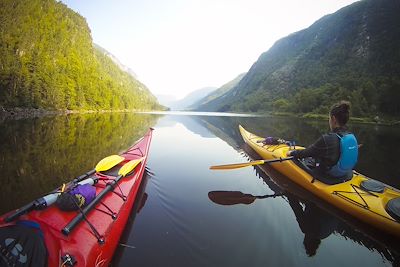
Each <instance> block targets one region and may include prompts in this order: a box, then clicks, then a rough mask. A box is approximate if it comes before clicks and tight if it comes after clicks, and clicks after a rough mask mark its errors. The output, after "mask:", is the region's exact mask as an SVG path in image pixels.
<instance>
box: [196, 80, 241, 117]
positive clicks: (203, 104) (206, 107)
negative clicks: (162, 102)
mask: <svg viewBox="0 0 400 267" xmlns="http://www.w3.org/2000/svg"><path fill="white" fill-rule="evenodd" d="M245 75H246V73H242V74H240V75H239V76H237V77H236V78H235V79H233V80H232V81H230V82H228V83H226V84H224V85H222V86H221V87H220V88H218V89H216V90H214V91H212V92H211V93H209V94H208V95H206V96H205V97H204V98H201V99H200V100H198V101H196V102H195V103H194V104H193V105H191V106H190V107H189V108H190V109H192V110H197V111H213V110H215V107H216V106H218V103H219V102H220V101H221V100H223V99H224V97H223V95H225V94H227V93H228V92H229V91H230V90H232V89H233V88H234V87H235V86H236V85H237V84H238V83H239V82H240V80H241V79H242V78H243V77H244V76H245ZM214 100H215V101H214Z"/></svg>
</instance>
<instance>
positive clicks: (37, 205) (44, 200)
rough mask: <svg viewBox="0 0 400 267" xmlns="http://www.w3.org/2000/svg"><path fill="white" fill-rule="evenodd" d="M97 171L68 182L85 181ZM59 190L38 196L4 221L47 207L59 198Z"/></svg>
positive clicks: (70, 183) (69, 184)
mask: <svg viewBox="0 0 400 267" xmlns="http://www.w3.org/2000/svg"><path fill="white" fill-rule="evenodd" d="M95 172H96V170H95V169H93V170H91V171H89V172H87V173H85V174H83V175H81V176H79V177H77V178H75V179H74V180H72V181H71V182H69V183H68V186H71V185H72V184H77V183H79V182H81V181H83V180H84V179H85V178H87V177H89V176H90V175H92V174H94V173H95ZM57 190H58V189H57ZM57 190H55V191H54V192H53V193H50V194H47V195H46V196H44V197H40V198H37V199H35V200H34V201H32V202H31V203H29V204H27V205H25V206H23V207H22V208H20V209H18V210H17V211H16V212H14V213H13V214H11V215H10V216H8V217H7V218H5V219H4V221H5V222H11V221H13V220H15V219H16V218H18V217H19V216H21V215H23V214H25V213H27V212H29V211H31V210H34V209H37V210H41V209H45V208H46V207H48V206H50V205H52V204H53V203H54V202H56V200H57V196H58V194H57Z"/></svg>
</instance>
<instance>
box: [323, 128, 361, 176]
mask: <svg viewBox="0 0 400 267" xmlns="http://www.w3.org/2000/svg"><path fill="white" fill-rule="evenodd" d="M336 135H337V136H338V137H339V142H340V156H339V160H338V162H337V163H336V165H333V166H332V167H331V169H330V170H329V171H328V174H329V175H331V176H333V177H343V176H345V175H346V174H348V173H349V172H351V171H352V170H353V168H354V166H355V165H356V163H357V158H358V143H357V139H356V137H355V136H354V134H351V133H348V134H345V135H343V136H340V135H339V134H336Z"/></svg>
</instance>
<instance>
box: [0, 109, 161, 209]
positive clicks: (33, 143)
mask: <svg viewBox="0 0 400 267" xmlns="http://www.w3.org/2000/svg"><path fill="white" fill-rule="evenodd" d="M157 119H158V116H154V115H148V114H133V113H111V112H110V113H96V114H81V115H76V114H71V115H66V116H56V117H42V118H34V119H32V118H29V119H21V120H5V121H0V128H1V129H2V131H0V140H1V146H0V163H1V164H0V171H1V174H2V175H1V176H2V183H3V185H2V189H3V193H2V194H1V195H0V203H2V204H0V213H4V212H6V211H8V210H9V208H10V206H11V205H12V206H13V208H17V207H19V206H22V205H23V204H26V203H28V202H29V201H31V200H32V199H35V198H37V197H39V196H40V195H42V194H44V193H46V192H49V191H51V190H53V189H54V188H55V187H57V186H59V185H61V184H62V183H63V182H66V181H69V180H70V179H73V178H74V177H77V176H79V175H81V174H83V173H85V172H87V171H88V170H91V169H93V168H94V166H95V165H96V164H97V162H98V161H99V160H101V159H102V158H104V157H106V156H109V155H113V154H118V153H119V152H121V151H125V150H126V149H127V148H129V147H130V146H131V145H132V144H133V143H134V142H135V141H136V140H138V139H139V138H140V137H142V136H143V134H145V133H146V132H147V130H148V129H149V127H152V126H154V124H155V123H156V121H157ZM27 185H29V191H27V190H26V189H27V188H28V187H27ZM16 192H26V194H16ZM5 203H7V204H5ZM5 206H6V207H7V209H3V207H5Z"/></svg>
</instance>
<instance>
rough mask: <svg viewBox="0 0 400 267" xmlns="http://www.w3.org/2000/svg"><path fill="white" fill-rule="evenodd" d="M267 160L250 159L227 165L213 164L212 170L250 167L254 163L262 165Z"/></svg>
mask: <svg viewBox="0 0 400 267" xmlns="http://www.w3.org/2000/svg"><path fill="white" fill-rule="evenodd" d="M264 163H265V160H255V161H250V162H244V163H235V164H226V165H215V166H211V167H210V170H230V169H238V168H243V167H249V166H254V165H260V164H264Z"/></svg>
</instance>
